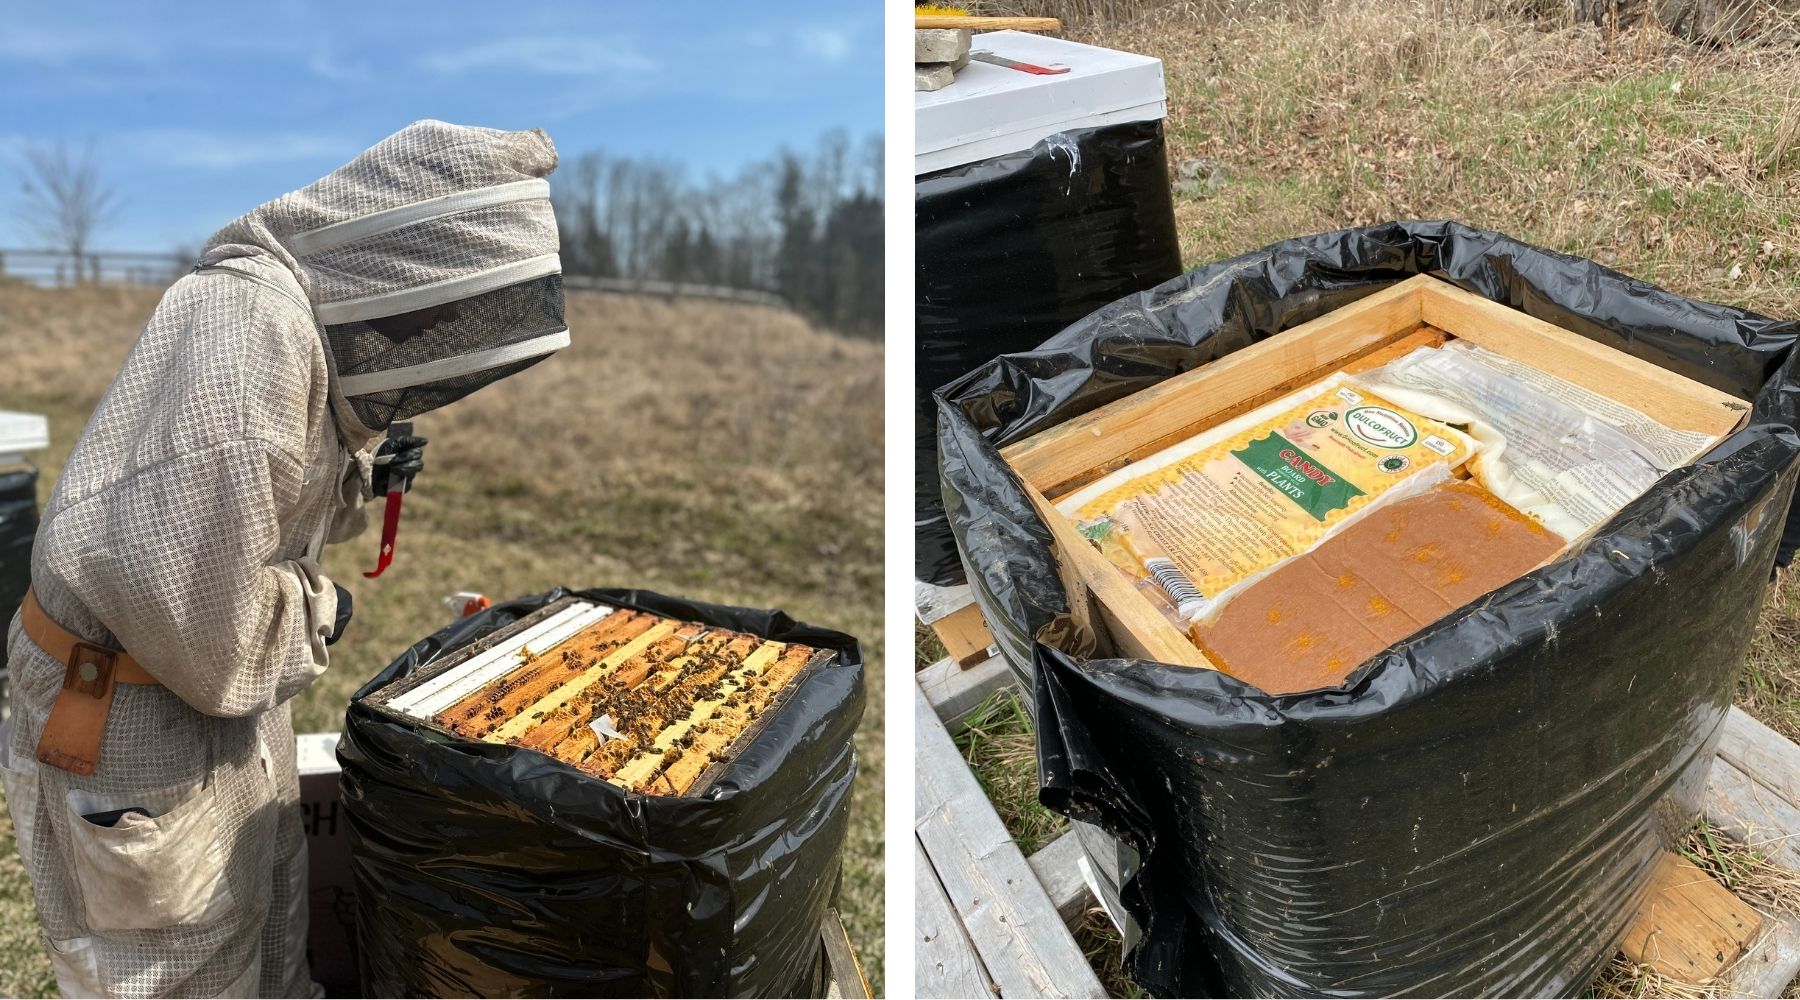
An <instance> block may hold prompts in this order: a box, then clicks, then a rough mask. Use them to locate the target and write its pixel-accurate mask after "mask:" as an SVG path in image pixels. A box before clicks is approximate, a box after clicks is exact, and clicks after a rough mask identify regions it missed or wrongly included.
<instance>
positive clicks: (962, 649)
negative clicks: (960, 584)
mask: <svg viewBox="0 0 1800 1000" xmlns="http://www.w3.org/2000/svg"><path fill="white" fill-rule="evenodd" d="M931 630H932V631H933V632H936V633H937V637H938V641H939V642H941V643H943V644H944V651H945V652H946V653H949V654H950V658H951V659H952V660H955V661H956V665H957V666H959V667H972V666H974V665H975V664H977V663H980V662H981V661H982V660H986V659H990V658H992V657H995V656H999V655H1000V649H999V647H998V646H995V645H994V635H993V633H991V632H989V631H988V626H987V619H985V618H983V617H981V607H980V605H976V604H970V605H969V606H968V607H966V608H962V609H961V610H958V611H956V612H954V613H952V614H948V615H945V616H944V617H942V618H940V619H938V620H937V621H936V622H934V623H933V624H932V626H931Z"/></svg>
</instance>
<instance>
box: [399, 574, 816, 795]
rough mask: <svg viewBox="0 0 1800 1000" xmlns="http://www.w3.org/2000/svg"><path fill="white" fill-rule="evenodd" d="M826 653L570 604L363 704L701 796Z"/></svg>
mask: <svg viewBox="0 0 1800 1000" xmlns="http://www.w3.org/2000/svg"><path fill="white" fill-rule="evenodd" d="M833 655H834V654H832V653H831V652H830V651H822V650H818V649H814V648H812V647H810V646H804V645H799V644H794V643H781V642H774V641H770V640H766V639H763V638H761V637H758V636H754V635H750V634H748V633H744V632H735V631H732V630H730V629H725V628H719V627H715V626H708V625H703V624H700V623H697V622H687V621H680V620H677V619H673V618H665V617H661V616H658V615H654V614H650V613H648V612H644V611H637V610H632V609H629V608H618V609H615V608H610V607H606V606H604V605H599V604H594V603H592V602H587V601H582V600H578V599H577V600H565V601H562V602H558V603H556V604H552V605H550V606H549V607H547V608H544V609H543V610H541V611H539V612H537V613H536V614H533V615H531V616H529V617H527V618H524V619H521V620H520V621H518V622H516V623H514V624H513V625H512V626H510V627H508V628H507V629H504V630H502V631H501V632H499V633H496V634H495V635H493V636H490V637H488V638H486V639H484V640H483V641H482V642H481V643H479V644H476V645H475V646H472V647H469V648H467V649H465V650H462V651H460V652H459V654H458V655H457V656H453V657H451V658H449V659H448V660H446V661H445V662H443V663H441V664H437V665H434V666H433V667H431V668H428V670H427V671H425V672H423V673H422V674H419V675H414V676H413V677H409V678H407V679H405V680H404V681H401V682H399V683H397V684H396V685H394V686H393V687H390V688H388V689H385V690H384V691H381V692H377V693H376V694H375V695H374V696H372V698H371V699H370V700H371V703H372V704H376V705H378V706H382V707H385V708H386V709H387V710H388V711H390V712H394V713H397V714H400V715H402V716H405V717H406V718H408V719H411V720H413V721H415V722H418V723H421V724H424V725H426V726H428V727H430V728H432V729H435V730H438V731H439V732H441V733H444V734H445V735H447V736H450V737H452V738H457V739H463V740H480V741H484V742H488V743H506V744H511V745H513V746H519V747H525V748H527V749H530V750H535V751H538V752H540V753H545V754H549V755H550V756H552V757H555V758H557V759H558V760H561V761H562V762H564V763H566V764H569V765H571V766H573V767H576V768H578V769H580V770H581V771H583V772H585V773H587V774H590V775H593V776H594V777H596V778H599V779H602V780H605V781H609V782H611V783H613V784H615V785H617V786H619V787H621V788H624V789H627V790H629V791H633V792H639V793H642V794H646V795H690V794H697V793H698V792H700V791H702V790H703V789H704V788H705V787H706V786H708V785H709V784H710V783H711V781H712V779H713V778H715V777H717V775H718V774H719V773H720V772H722V770H723V769H724V768H725V767H727V766H728V765H729V763H730V760H731V759H732V757H733V756H734V755H735V752H736V750H737V748H739V747H740V746H742V745H744V744H746V743H747V742H748V740H749V738H750V737H752V736H753V735H754V734H755V732H756V731H757V730H758V729H759V728H760V726H761V725H762V724H763V723H764V722H766V720H767V719H768V718H769V717H771V716H772V715H773V714H774V713H775V712H777V711H778V710H779V708H780V706H781V704H782V703H783V701H784V699H785V698H786V696H787V695H788V694H789V693H790V691H791V690H792V689H793V688H794V687H795V686H796V684H797V682H798V681H799V679H800V678H801V677H803V676H804V675H805V674H807V672H808V671H809V670H811V669H812V668H814V667H815V666H817V665H819V664H822V663H824V662H826V661H828V660H830V659H831V658H832V656H833Z"/></svg>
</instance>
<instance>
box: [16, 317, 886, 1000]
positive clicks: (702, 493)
mask: <svg viewBox="0 0 1800 1000" xmlns="http://www.w3.org/2000/svg"><path fill="white" fill-rule="evenodd" d="M157 294H158V293H156V292H154V291H149V290H139V289H111V288H97V289H83V290H74V291H71V290H42V289H35V288H24V287H16V286H15V287H0V343H4V344H5V346H6V356H7V364H6V365H5V366H0V406H4V407H5V408H7V409H22V410H27V411H33V412H41V413H44V414H46V415H47V416H48V417H49V418H50V426H51V431H52V436H53V438H54V442H53V445H52V447H51V449H50V450H49V452H48V453H47V454H45V455H43V456H41V457H40V458H39V463H40V465H41V466H42V467H43V470H44V475H43V482H44V492H43V495H44V496H45V497H47V496H48V488H49V484H50V483H52V482H53V481H54V480H55V477H56V474H57V472H58V471H59V470H60V468H61V466H62V463H63V460H64V457H65V456H66V455H67V453H68V450H69V448H70V447H71V446H72V445H73V444H74V441H75V438H76V436H77V435H78V434H79V433H80V431H81V428H82V426H83V424H84V423H85V421H86V418H87V414H88V413H89V412H90V410H91V409H92V407H93V405H94V403H95V401H96V400H97V399H98V398H99V396H100V393H101V392H102V391H103V390H104V389H105V388H106V385H107V382H108V381H109V380H110V378H111V375H112V372H113V371H114V370H116V368H117V367H118V363H119V361H120V360H122V359H123V357H124V355H125V352H126V351H127V349H128V348H129V347H130V345H131V342H132V339H133V338H134V337H135V336H136V334H137V330H138V327H139V326H140V325H141V324H142V322H143V321H144V319H145V318H146V317H147V316H148V315H149V314H150V311H151V309H152V308H153V307H154V306H155V304H156V301H157ZM569 326H570V328H571V329H572V330H573V331H574V337H575V342H574V345H573V346H571V347H570V348H569V349H567V350H565V351H563V352H562V353H561V354H559V355H557V356H556V357H555V358H553V359H551V360H550V361H548V362H546V363H544V364H541V365H539V366H537V367H535V368H533V369H531V370H529V371H527V372H525V373H523V374H521V375H518V376H516V377H514V378H512V379H509V380H506V381H504V382H501V383H498V384H496V385H494V386H491V387H489V388H487V389H485V390H483V391H481V392H480V393H477V394H475V395H473V396H470V397H469V398H467V399H465V400H462V401H460V402H458V403H456V404H453V405H452V406H450V407H447V408H446V409H444V410H442V411H439V412H437V413H431V414H426V415H425V416H423V417H422V418H420V419H419V420H418V422H417V423H418V431H419V433H421V434H423V435H425V436H427V437H429V438H430V439H431V444H430V445H429V446H428V447H427V449H426V469H425V472H424V474H423V475H422V476H421V477H420V478H419V481H418V484H417V487H416V488H415V490H414V491H413V492H412V494H411V495H410V496H409V497H408V498H407V502H406V512H405V516H404V518H403V520H402V522H401V528H400V535H399V540H398V544H397V545H396V556H395V560H394V565H393V568H391V569H390V570H388V572H387V573H386V575H384V576H382V577H381V578H380V579H378V580H364V579H362V577H361V576H360V571H362V570H365V569H369V568H371V566H372V565H373V562H374V557H375V547H376V538H375V535H374V531H375V530H376V529H375V528H372V529H371V533H370V534H368V535H366V536H364V537H362V538H358V539H356V540H354V541H352V542H349V543H346V544H344V545H341V546H337V547H334V548H332V549H330V550H329V551H328V552H327V558H326V569H327V572H329V573H331V575H332V576H333V577H335V578H336V579H338V580H340V581H342V582H344V584H345V585H346V586H347V587H349V588H350V590H351V591H352V592H353V593H354V594H355V597H356V617H355V619H354V620H353V621H352V622H351V624H350V626H349V629H348V631H347V632H346V634H345V638H344V639H343V641H342V642H340V643H339V644H338V645H337V646H335V647H333V656H332V665H331V670H330V671H329V672H328V673H327V674H326V675H325V676H324V677H323V678H321V679H320V680H319V681H318V682H317V683H315V684H314V685H313V686H312V687H311V688H309V689H308V690H307V691H306V692H305V693H303V694H302V695H300V697H299V698H298V699H296V700H295V702H294V723H295V727H296V728H297V729H298V730H300V731H318V730H337V729H340V728H341V726H342V714H343V710H344V706H345V704H346V703H347V701H348V699H349V696H350V694H351V692H353V691H354V690H355V689H356V688H357V687H359V686H360V685H361V684H362V683H363V682H364V681H365V680H366V679H368V678H369V677H370V676H371V675H372V674H374V673H375V672H376V671H377V670H379V669H380V668H381V667H382V666H384V665H386V664H387V663H388V662H389V661H390V660H391V659H392V658H393V657H394V656H395V655H396V654H397V653H399V652H400V651H401V650H403V649H405V648H406V647H407V646H408V645H410V644H411V643H412V642H414V641H415V640H417V639H419V638H420V637H422V636H424V635H426V634H428V633H430V632H432V631H435V630H436V629H437V628H439V627H441V626H442V625H443V624H445V623H446V622H447V621H448V620H449V611H448V610H447V609H446V608H445V607H444V605H443V604H442V603H441V601H440V598H441V597H442V596H443V595H445V594H448V593H450V592H452V591H457V590H479V591H483V592H485V593H488V594H490V595H493V596H495V597H496V598H507V597H516V596H520V595H523V594H528V593H535V592H538V591H542V590H545V589H547V588H549V587H551V586H553V585H556V584H568V585H572V586H639V587H645V588H649V589H654V590H661V591H664V592H666V593H673V594H679V595H682V596H687V597H693V598H698V599H703V600H712V601H721V602H726V603H733V604H743V605H749V606H754V607H777V608H781V609H783V610H786V611H787V612H789V613H790V614H792V615H794V616H795V617H796V618H799V619H801V620H803V621H809V622H813V623H816V624H819V625H824V626H829V627H832V628H836V629H840V630H842V631H845V632H849V633H850V634H852V635H855V636H857V637H858V638H860V639H861V640H862V642H863V650H864V653H865V655H866V657H867V660H868V673H867V689H868V692H869V696H870V697H869V708H868V712H867V714H866V715H865V716H864V719H863V724H862V728H861V729H860V731H859V732H858V734H857V740H856V742H857V748H858V751H859V753H860V756H861V769H860V771H859V773H858V775H857V781H856V787H855V792H854V800H853V804H852V829H851V837H850V843H849V845H848V847H847V848H846V852H845V881H844V895H843V905H844V910H845V912H844V918H845V922H846V923H847V925H848V927H849V931H850V936H851V938H852V940H853V942H854V943H855V944H856V946H857V949H858V951H859V953H860V956H861V958H862V960H863V962H864V963H865V965H866V967H867V971H868V973H869V976H870V978H871V980H872V982H873V984H874V985H875V986H876V987H877V989H879V988H880V986H881V983H882V979H883V975H882V973H883V969H882V927H883V915H882V905H883V896H882V892H883V882H882V868H881V864H882V861H881V859H882V844H883V833H882V796H881V785H882V775H883V773H884V770H885V768H884V760H883V742H882V733H883V719H882V712H881V698H880V692H881V690H882V686H881V678H882V670H883V663H882V656H881V652H882V638H883V637H882V620H881V593H882V582H881V581H882V576H881V565H882V527H881V511H882V448H881V442H882V411H881V400H882V348H881V346H880V345H879V344H875V343H870V342H867V341H856V340H848V339H845V338H842V337H839V336H836V335H833V334H830V333H827V332H824V331H821V330H818V329H814V328H813V327H811V326H809V325H807V324H806V323H805V322H804V321H802V320H800V319H798V318H796V317H795V316H793V315H791V314H788V313H785V312H780V311H776V310H770V309H764V308H760V307H746V306H736V305H722V304H711V303H694V302H667V301H663V300H658V299H649V298H636V297H617V296H602V295H597V294H581V293H578V294H573V295H571V296H570V298H569ZM375 513H376V514H377V528H378V526H379V520H378V515H379V510H378V509H377V510H376V511H375ZM11 833H12V831H11V828H10V821H9V820H7V819H6V818H5V816H4V814H0V995H7V996H19V995H25V996H33V995H52V994H54V983H53V982H52V981H51V979H50V977H49V973H48V964H47V962H46V961H45V959H44V957H43V955H42V952H41V948H40V946H39V944H38V940H37V936H36V923H35V918H34V915H33V914H34V910H33V907H32V903H31V893H30V886H29V885H28V884H27V881H26V879H25V877H24V875H23V872H22V870H21V868H20V865H19V862H18V858H17V855H16V854H15V852H14V848H13V846H12V839H11Z"/></svg>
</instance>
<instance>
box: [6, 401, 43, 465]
mask: <svg viewBox="0 0 1800 1000" xmlns="http://www.w3.org/2000/svg"><path fill="white" fill-rule="evenodd" d="M48 447H50V424H49V422H48V421H46V420H45V419H44V418H43V417H41V416H38V415H37V414H35V413H15V412H13V411H11V410H0V455H17V454H19V453H20V452H26V451H36V450H38V449H39V448H48Z"/></svg>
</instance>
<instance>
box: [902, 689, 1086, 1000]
mask: <svg viewBox="0 0 1800 1000" xmlns="http://www.w3.org/2000/svg"><path fill="white" fill-rule="evenodd" d="M913 730H914V733H915V734H916V740H917V747H916V761H915V763H916V766H917V784H916V785H915V789H916V791H915V802H914V806H915V810H916V813H915V816H914V820H913V824H914V825H913V830H914V833H915V834H916V835H917V836H918V839H919V843H921V844H922V845H924V848H925V855H926V857H927V858H928V859H929V862H930V867H931V869H932V870H934V871H936V873H937V877H938V881H939V882H940V883H941V884H942V885H943V888H944V893H945V895H946V896H947V897H948V898H949V900H950V902H951V904H952V905H953V906H954V907H955V908H956V912H957V914H958V916H960V917H961V918H962V924H963V927H964V928H965V929H966V930H967V931H968V933H969V940H970V941H971V942H973V944H974V945H975V951H976V953H977V954H979V955H980V956H981V960H982V964H983V965H985V966H986V967H987V970H988V973H989V975H991V976H992V977H993V980H994V983H995V985H996V986H997V987H998V988H999V992H1000V995H1002V996H1007V997H1026V996H1034V997H1098V996H1101V995H1103V993H1102V990H1101V987H1100V981H1099V980H1098V979H1097V978H1096V977H1095V975H1094V970H1093V969H1092V968H1091V967H1090V966H1089V965H1088V964H1087V961H1086V959H1085V958H1084V957H1083V956H1082V953H1081V949H1080V948H1079V947H1078V946H1077V945H1076V944H1075V939H1074V937H1072V936H1071V935H1070V933H1069V928H1068V926H1067V925H1065V924H1064V923H1063V921H1062V917H1061V916H1060V915H1059V914H1058V913H1057V911H1056V907H1055V906H1053V905H1052V904H1051V902H1050V897H1049V896H1047V895H1046V894H1045V893H1044V888H1043V886H1042V885H1041V884H1040V883H1039V882H1038V880H1037V876H1036V874H1034V873H1033V871H1032V869H1031V865H1030V863H1029V862H1027V861H1026V860H1025V855H1024V854H1022V853H1020V851H1019V847H1018V845H1017V844H1015V843H1014V842H1013V840H1012V836H1011V835H1010V834H1009V833H1007V830H1006V826H1005V824H1003V823H1002V822H1001V821H1000V817H999V815H998V814H996V813H995V812H994V807H993V804H992V803H990V802H989V801H988V799H987V796H986V795H985V794H984V793H983V792H982V790H981V784H980V783H979V782H978V781H976V780H975V775H974V774H972V773H971V772H970V771H969V768H968V766H967V765H965V764H964V763H963V759H962V755H961V754H959V753H958V752H957V750H956V745H955V744H954V743H953V742H951V739H950V734H949V733H948V732H947V731H946V730H945V729H944V726H943V724H942V723H941V722H939V721H938V717H937V713H936V712H935V711H933V709H932V707H931V704H930V703H929V702H927V701H926V700H925V695H924V692H919V693H918V695H917V696H916V697H915V698H914V700H913Z"/></svg>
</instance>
